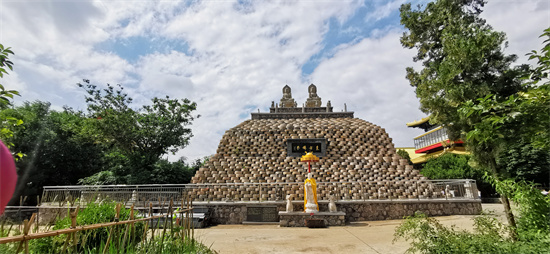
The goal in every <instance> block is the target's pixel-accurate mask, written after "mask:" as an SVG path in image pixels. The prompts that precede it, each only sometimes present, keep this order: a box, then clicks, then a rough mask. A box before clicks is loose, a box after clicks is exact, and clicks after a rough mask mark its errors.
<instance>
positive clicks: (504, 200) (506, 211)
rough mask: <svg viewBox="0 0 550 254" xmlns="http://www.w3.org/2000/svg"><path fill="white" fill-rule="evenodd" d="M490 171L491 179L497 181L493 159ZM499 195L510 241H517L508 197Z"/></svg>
mask: <svg viewBox="0 0 550 254" xmlns="http://www.w3.org/2000/svg"><path fill="white" fill-rule="evenodd" d="M489 165H490V167H491V170H492V171H493V172H492V173H493V177H495V179H496V180H497V181H498V180H499V177H498V173H497V172H498V171H497V163H496V161H495V158H494V157H493V158H491V159H490V163H489ZM499 194H500V200H501V202H502V205H503V206H504V214H505V215H506V219H507V220H508V225H509V226H510V237H511V238H512V241H514V242H515V241H517V240H518V231H517V225H516V218H515V217H514V214H513V213H512V208H511V207H510V200H509V199H508V196H507V195H506V193H499Z"/></svg>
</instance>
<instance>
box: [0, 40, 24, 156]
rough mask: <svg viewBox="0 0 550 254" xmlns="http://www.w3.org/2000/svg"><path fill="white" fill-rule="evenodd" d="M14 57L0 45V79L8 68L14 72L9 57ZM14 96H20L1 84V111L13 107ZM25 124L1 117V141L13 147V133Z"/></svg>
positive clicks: (9, 50)
mask: <svg viewBox="0 0 550 254" xmlns="http://www.w3.org/2000/svg"><path fill="white" fill-rule="evenodd" d="M10 54H12V55H13V51H11V49H10V48H9V47H8V48H4V45H2V44H0V78H3V77H4V74H8V71H7V70H6V67H7V68H8V69H10V70H12V71H13V62H11V61H10V60H9V55H10ZM14 95H19V92H18V91H16V90H6V89H5V87H4V85H2V84H0V110H4V109H7V108H8V107H9V106H11V105H12V102H11V100H12V99H13V96H14ZM21 124H23V121H22V120H21V119H18V118H14V117H9V116H6V115H4V114H2V115H0V140H2V141H3V142H4V143H5V144H6V146H7V147H8V148H10V147H12V146H13V143H12V142H11V140H10V139H11V138H12V137H13V131H14V130H15V129H16V128H17V127H18V126H20V125H21ZM22 156H23V154H16V158H21V157H22Z"/></svg>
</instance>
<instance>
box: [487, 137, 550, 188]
mask: <svg viewBox="0 0 550 254" xmlns="http://www.w3.org/2000/svg"><path fill="white" fill-rule="evenodd" d="M497 163H498V164H502V165H503V168H504V171H505V173H506V174H507V175H508V177H513V178H517V179H518V180H526V181H531V182H534V183H538V184H540V185H542V186H545V187H548V186H550V183H549V181H550V153H549V152H548V149H545V148H541V147H536V146H533V145H531V144H529V143H527V142H521V141H520V142H511V143H510V144H508V145H507V146H506V148H505V151H503V153H502V155H501V156H500V157H499V158H498V160H497Z"/></svg>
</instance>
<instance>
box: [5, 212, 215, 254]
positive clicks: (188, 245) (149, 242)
mask: <svg viewBox="0 0 550 254" xmlns="http://www.w3.org/2000/svg"><path fill="white" fill-rule="evenodd" d="M175 217H176V216H166V217H164V222H163V223H151V222H150V221H149V220H147V221H141V222H135V223H133V224H124V225H115V226H110V227H104V228H98V229H92V230H86V231H80V232H77V233H75V234H74V236H75V238H74V239H73V238H72V237H73V234H72V233H71V234H65V235H57V236H51V237H44V238H39V239H34V240H30V241H29V252H30V253H132V254H133V253H216V252H215V251H212V250H210V249H209V248H208V247H206V246H204V245H203V244H201V243H200V242H197V241H196V240H195V239H193V238H192V234H190V233H189V232H190V231H189V227H183V226H181V225H177V224H175V223H174V222H175V220H174V219H173V218H175ZM115 218H116V203H109V202H107V203H101V204H96V203H90V204H88V205H87V207H86V209H84V210H82V211H80V212H79V213H78V215H77V217H76V221H77V225H78V226H81V225H92V224H100V223H106V222H113V221H115ZM129 218H130V209H126V208H121V209H120V214H119V218H118V220H119V221H124V220H128V219H129ZM135 218H136V219H137V218H140V217H139V216H135ZM161 224H162V225H161ZM187 225H189V224H187ZM70 226H71V218H70V216H67V217H65V218H58V219H57V220H56V222H55V225H54V226H53V227H52V228H51V229H52V230H58V229H65V228H69V227H70ZM161 226H162V228H161ZM7 228H8V227H2V229H3V230H0V237H4V236H8V235H16V234H18V232H15V231H14V230H16V229H17V228H18V227H17V226H13V224H12V225H11V227H10V228H9V230H8V229H7ZM18 245H19V242H15V243H8V244H2V245H0V253H15V252H16V249H17V247H18Z"/></svg>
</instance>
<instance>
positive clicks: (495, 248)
mask: <svg viewBox="0 0 550 254" xmlns="http://www.w3.org/2000/svg"><path fill="white" fill-rule="evenodd" d="M485 178H486V179H487V181H490V182H491V183H493V184H494V185H495V187H496V189H497V191H498V192H499V193H503V194H505V195H507V196H508V197H511V199H512V201H514V202H515V203H516V204H517V207H518V213H519V216H518V220H517V226H518V228H517V233H518V241H513V239H512V238H511V237H510V235H511V234H510V232H511V230H512V228H510V227H508V226H506V225H503V224H502V223H501V222H500V221H499V220H497V219H496V218H494V216H492V215H482V216H479V217H476V218H475V219H474V225H475V226H474V229H473V232H469V231H466V230H458V229H456V228H455V227H454V226H451V227H445V226H443V225H441V224H440V223H439V222H438V221H437V220H436V219H434V218H428V217H427V216H426V215H424V214H422V213H415V215H414V216H409V217H407V218H406V220H405V221H404V222H403V223H402V224H401V225H400V226H399V227H398V228H397V229H396V232H395V234H394V236H395V238H394V241H395V240H397V239H400V238H403V239H405V240H411V247H410V248H409V249H408V252H412V253H547V251H548V250H550V230H549V229H550V220H549V218H550V197H548V196H544V195H542V194H541V193H540V192H539V190H538V189H536V188H535V186H534V185H533V184H531V183H527V182H525V181H520V182H515V181H513V180H506V181H497V180H495V179H494V178H491V177H488V176H487V175H486V176H485Z"/></svg>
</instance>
